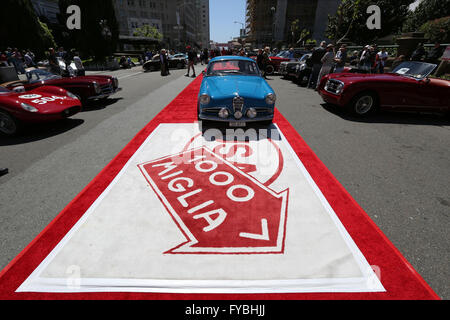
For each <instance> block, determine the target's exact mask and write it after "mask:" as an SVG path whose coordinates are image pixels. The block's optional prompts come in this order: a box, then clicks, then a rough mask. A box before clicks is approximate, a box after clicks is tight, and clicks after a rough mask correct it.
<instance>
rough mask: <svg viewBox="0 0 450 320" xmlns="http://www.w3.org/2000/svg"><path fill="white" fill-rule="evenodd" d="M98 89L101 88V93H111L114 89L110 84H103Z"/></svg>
mask: <svg viewBox="0 0 450 320" xmlns="http://www.w3.org/2000/svg"><path fill="white" fill-rule="evenodd" d="M100 89H101V90H102V94H108V93H113V91H114V89H113V86H112V84H106V85H103V86H101V87H100Z"/></svg>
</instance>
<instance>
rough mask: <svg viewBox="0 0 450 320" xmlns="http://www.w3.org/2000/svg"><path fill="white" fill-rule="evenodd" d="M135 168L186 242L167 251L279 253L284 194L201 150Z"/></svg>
mask: <svg viewBox="0 0 450 320" xmlns="http://www.w3.org/2000/svg"><path fill="white" fill-rule="evenodd" d="M139 168H140V170H141V172H142V173H143V174H144V176H145V177H146V179H147V181H148V182H149V183H150V185H151V186H152V188H153V189H154V191H155V192H156V193H157V194H158V197H159V198H160V200H161V201H162V203H163V204H164V206H165V207H166V209H167V210H168V212H169V214H170V215H171V217H172V218H173V220H174V222H175V223H176V225H177V226H178V228H179V229H180V230H181V232H182V233H183V234H184V235H185V237H186V239H187V241H186V242H185V243H182V244H180V245H179V246H177V247H175V248H173V249H171V250H169V251H168V252H166V253H170V254H238V253H247V254H251V253H260V254H261V253H283V251H284V237H285V227H286V219H287V201H288V194H289V190H285V191H283V192H281V193H276V192H274V191H273V190H271V189H269V188H267V187H266V186H264V185H263V184H261V183H260V182H259V181H258V180H256V179H255V178H253V177H251V176H250V175H248V174H247V173H246V172H244V171H242V170H241V169H239V168H238V167H237V166H235V165H234V164H233V163H231V162H228V161H226V160H224V159H223V158H222V157H220V156H219V155H217V154H215V153H214V152H212V151H210V150H209V149H207V148H205V147H202V148H198V149H194V150H188V151H185V152H182V153H179V154H177V155H174V156H168V157H165V158H162V159H158V160H155V161H151V162H148V163H144V164H141V165H139Z"/></svg>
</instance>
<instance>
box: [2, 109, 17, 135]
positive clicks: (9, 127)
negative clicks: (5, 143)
mask: <svg viewBox="0 0 450 320" xmlns="http://www.w3.org/2000/svg"><path fill="white" fill-rule="evenodd" d="M18 131H19V122H18V121H17V120H16V119H14V117H13V116H11V115H10V114H9V113H7V112H6V111H3V110H0V132H1V133H3V134H4V135H7V136H13V135H15V134H16V133H17V132H18Z"/></svg>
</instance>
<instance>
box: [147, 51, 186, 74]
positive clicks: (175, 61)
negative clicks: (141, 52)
mask: <svg viewBox="0 0 450 320" xmlns="http://www.w3.org/2000/svg"><path fill="white" fill-rule="evenodd" d="M185 67H186V58H185V57H183V56H181V57H179V58H175V57H174V56H169V68H171V69H175V68H176V69H184V68H185ZM143 68H144V70H145V71H158V70H161V62H160V60H159V55H155V56H154V57H153V59H152V60H149V61H147V62H146V63H144V66H143Z"/></svg>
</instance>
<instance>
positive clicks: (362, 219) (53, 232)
mask: <svg viewBox="0 0 450 320" xmlns="http://www.w3.org/2000/svg"><path fill="white" fill-rule="evenodd" d="M201 81H202V79H201V77H198V78H197V79H195V80H194V81H193V82H192V84H190V85H189V86H188V87H187V88H186V89H185V90H184V91H183V92H181V94H180V95H179V96H178V97H177V98H176V99H175V100H174V101H172V102H171V103H170V104H169V105H168V106H167V107H166V108H165V109H164V110H163V111H162V112H161V113H160V114H158V115H157V116H156V117H155V118H154V119H153V120H152V121H151V122H150V123H149V124H148V125H147V126H146V127H145V128H143V129H142V130H141V131H140V132H139V133H138V134H137V135H136V137H135V138H134V139H133V140H132V141H131V142H130V143H129V144H128V145H127V146H126V147H125V148H124V149H123V150H122V151H121V152H120V153H119V155H117V157H116V158H114V159H113V160H112V161H111V163H110V164H109V165H108V166H107V167H105V169H104V170H103V171H102V172H101V173H100V174H99V175H98V176H97V177H96V178H95V179H94V180H93V181H92V182H91V183H90V184H89V185H88V186H87V187H86V188H85V189H84V190H83V191H82V192H81V193H80V194H79V195H78V196H77V197H76V198H75V199H74V200H73V201H72V202H71V203H70V204H69V205H68V206H67V207H66V208H65V209H64V210H63V211H62V212H61V213H60V214H59V215H58V217H57V218H55V220H54V221H53V222H52V223H51V224H50V225H49V226H48V227H47V228H46V229H45V230H44V231H42V233H41V234H40V235H39V236H38V237H37V238H36V239H35V240H34V241H33V242H32V243H31V244H30V245H28V247H27V248H26V249H25V250H23V252H22V253H21V254H20V255H19V256H18V257H17V258H15V259H14V260H13V261H12V262H11V263H10V264H9V265H8V266H7V267H6V268H5V269H4V270H3V271H2V272H1V273H0V299H6V300H9V299H14V300H29V299H37V300H41V299H44V300H47V299H51V300H61V299H63V300H64V299H67V300H72V299H77V300H80V299H81V300H83V299H101V300H103V299H120V300H124V299H140V300H141V299H152V300H168V299H177V300H183V299H189V300H204V299H205V300H206V299H207V300H209V299H225V300H228V299H230V300H240V299H243V300H316V299H317V300H320V299H327V300H329V299H357V300H369V299H370V300H381V299H383V300H390V299H412V300H419V299H439V297H438V296H437V295H436V294H435V293H434V292H433V290H432V289H431V288H430V287H429V286H428V285H427V284H426V283H425V281H424V280H423V279H422V278H421V276H420V275H419V274H418V273H417V272H416V271H415V270H414V269H413V268H412V266H411V265H410V264H409V263H408V261H407V260H406V259H405V258H404V257H403V256H402V255H401V253H400V252H399V251H398V250H397V249H396V248H395V247H394V246H393V245H392V243H391V242H390V241H389V239H387V238H386V236H384V234H383V233H382V232H381V231H380V230H379V229H378V227H377V226H376V225H375V223H374V222H373V221H372V220H371V219H370V218H369V217H368V215H367V214H366V213H365V212H364V210H363V209H362V208H361V207H360V206H359V205H358V204H357V203H356V201H355V200H354V199H353V198H352V197H351V196H350V194H349V193H348V192H347V191H346V190H345V189H344V188H343V187H342V186H341V184H340V183H339V182H338V181H337V180H336V178H334V176H333V175H332V174H331V173H330V172H329V170H328V169H327V168H326V167H325V165H324V164H323V163H322V162H321V161H320V159H319V158H318V157H317V156H316V155H315V154H314V152H313V151H312V150H311V149H310V148H309V147H308V145H307V144H306V143H305V141H304V140H303V139H302V138H301V136H300V135H299V133H298V132H297V131H296V130H295V129H294V128H293V127H292V126H291V125H290V124H289V122H288V121H287V120H286V119H285V118H284V117H283V116H282V115H281V114H280V113H279V112H277V113H276V118H275V122H276V124H277V125H278V127H279V128H280V130H281V131H282V133H283V135H284V136H285V137H286V138H287V140H288V142H289V143H290V145H291V146H292V148H293V150H294V151H295V153H296V154H297V156H298V157H299V158H300V159H301V161H302V162H303V164H304V166H305V167H306V169H307V170H308V172H309V173H310V175H311V176H312V178H313V179H314V181H315V183H316V184H317V186H318V187H319V188H320V190H321V192H322V193H323V195H324V196H325V198H326V199H327V200H328V202H329V204H330V205H331V207H332V208H333V209H334V211H335V212H336V214H337V216H338V217H339V219H340V220H341V222H342V224H343V225H344V226H345V228H346V230H347V231H348V233H349V234H350V236H351V237H352V239H353V241H354V242H355V243H356V245H357V246H358V248H359V249H360V251H361V252H362V253H363V255H364V257H365V258H366V259H367V261H368V263H369V264H370V265H376V266H378V267H379V268H380V270H381V271H382V277H381V283H382V285H383V286H384V288H385V289H386V292H377V293H289V294H279V293H276V294H159V293H121V292H115V293H104V292H103V293H64V294H61V293H16V292H15V291H16V290H17V288H18V287H19V286H20V285H21V284H22V283H23V282H24V281H25V280H26V279H27V278H28V276H29V275H30V274H31V273H32V272H33V271H34V270H35V269H36V268H37V267H38V265H39V264H40V263H41V261H42V260H43V259H45V258H46V257H47V256H48V255H49V253H50V252H51V251H52V250H53V248H54V247H55V246H56V245H57V244H58V243H59V242H60V241H61V239H62V238H63V237H64V236H65V235H66V234H67V232H68V231H69V230H70V229H71V228H72V227H73V226H74V225H75V223H77V221H78V220H79V219H80V218H81V217H82V216H83V215H84V213H85V212H86V210H87V209H88V208H90V207H91V205H92V204H93V202H94V201H95V200H96V199H97V198H98V197H99V196H100V194H102V192H103V191H104V190H105V189H106V188H107V187H108V186H109V185H110V183H111V182H112V181H113V179H114V178H115V177H116V176H117V174H118V173H119V172H120V171H121V169H122V168H123V167H124V165H125V164H126V163H127V162H128V160H129V159H130V158H131V157H132V156H133V155H134V154H135V152H136V151H137V150H138V148H139V147H140V146H141V145H142V144H143V142H144V141H145V140H146V139H147V137H148V136H149V135H150V134H151V133H152V132H153V131H154V130H155V129H156V128H157V127H158V125H159V124H161V123H190V122H195V121H196V119H197V115H196V105H197V94H198V90H199V87H200V84H201Z"/></svg>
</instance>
